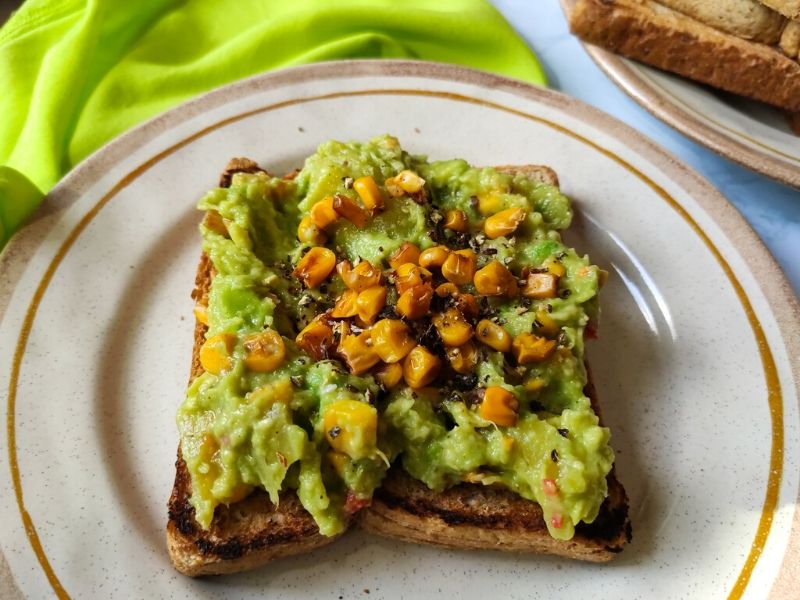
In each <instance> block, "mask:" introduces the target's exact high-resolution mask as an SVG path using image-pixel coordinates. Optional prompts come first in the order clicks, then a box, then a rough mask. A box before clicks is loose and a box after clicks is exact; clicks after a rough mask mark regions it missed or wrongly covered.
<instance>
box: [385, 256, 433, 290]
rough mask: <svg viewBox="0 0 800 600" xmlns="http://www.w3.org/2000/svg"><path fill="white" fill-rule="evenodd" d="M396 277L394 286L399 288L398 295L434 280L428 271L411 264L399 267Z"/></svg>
mask: <svg viewBox="0 0 800 600" xmlns="http://www.w3.org/2000/svg"><path fill="white" fill-rule="evenodd" d="M395 275H396V278H395V283H394V286H395V288H397V293H398V294H403V293H404V292H405V291H406V290H409V289H411V288H413V287H417V286H418V285H423V284H425V283H428V282H430V281H431V279H432V278H433V275H432V274H431V272H430V271H428V269H426V268H424V267H418V266H417V265H412V264H411V263H406V264H404V265H400V266H399V267H397V271H396V272H395Z"/></svg>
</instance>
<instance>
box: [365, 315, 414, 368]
mask: <svg viewBox="0 0 800 600" xmlns="http://www.w3.org/2000/svg"><path fill="white" fill-rule="evenodd" d="M370 332H371V334H372V347H373V348H374V349H375V352H377V353H378V356H380V357H381V360H382V361H383V362H387V363H396V362H398V361H400V360H402V359H403V358H405V356H406V355H407V354H408V353H409V352H411V349H412V348H413V347H414V346H415V345H416V342H415V341H414V340H413V338H412V337H411V334H410V333H409V329H408V325H406V324H405V323H403V322H402V321H400V320H397V319H381V320H380V321H378V322H377V323H375V325H373V326H372V329H371V330H370Z"/></svg>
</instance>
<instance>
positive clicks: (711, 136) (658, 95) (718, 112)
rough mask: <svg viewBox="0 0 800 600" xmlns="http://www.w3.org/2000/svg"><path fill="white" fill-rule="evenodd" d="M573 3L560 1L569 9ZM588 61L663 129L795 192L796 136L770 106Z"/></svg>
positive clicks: (634, 68) (612, 61)
mask: <svg viewBox="0 0 800 600" xmlns="http://www.w3.org/2000/svg"><path fill="white" fill-rule="evenodd" d="M574 1H575V0H561V4H562V6H564V7H565V10H566V8H567V7H570V6H572V5H573V4H574ZM584 47H585V48H586V51H587V52H588V53H589V56H591V57H592V59H593V60H594V61H595V62H596V63H597V65H598V66H599V67H600V68H601V69H603V71H605V73H606V74H607V75H608V76H609V77H610V78H611V79H612V80H613V81H614V83H616V84H617V85H618V86H619V87H620V88H622V90H623V91H624V92H625V93H627V94H628V95H629V96H630V97H631V98H633V99H634V100H635V101H636V102H638V103H639V104H641V105H642V106H643V107H644V108H645V109H647V110H648V111H649V112H651V113H652V114H653V115H654V116H656V117H658V118H659V119H661V120H662V121H664V122H665V123H667V124H669V125H671V126H672V127H674V128H675V129H677V130H678V131H680V132H681V133H683V134H684V135H686V136H688V137H690V138H692V139H693V140H694V141H696V142H697V143H699V144H702V145H704V146H706V147H707V148H710V149H711V150H713V151H714V152H716V153H718V154H721V155H722V156H724V157H725V158H728V159H730V160H732V161H734V162H737V163H739V164H740V165H742V166H744V167H747V168H748V169H752V170H753V171H757V172H759V173H761V174H763V175H766V176H767V177H772V178H773V179H777V180H778V181H782V182H783V183H786V184H788V185H791V186H794V187H796V188H800V136H798V134H796V133H794V132H793V131H792V129H791V127H790V125H789V120H788V117H787V115H786V114H785V113H784V112H782V111H780V110H778V109H776V108H773V107H771V106H768V105H766V104H763V103H761V102H755V101H752V100H748V99H747V98H742V97H740V96H735V95H733V94H727V93H725V92H722V91H719V90H715V89H713V88H710V87H708V86H705V85H701V84H699V83H695V82H694V81H691V80H689V79H685V78H683V77H678V76H676V75H672V74H671V73H666V72H664V71H660V70H658V69H654V68H652V67H648V66H647V65H644V64H642V63H639V62H635V61H632V60H628V59H626V58H623V57H621V56H619V55H617V54H614V53H613V52H609V51H607V50H604V49H602V48H599V47H598V46H593V45H592V44H584Z"/></svg>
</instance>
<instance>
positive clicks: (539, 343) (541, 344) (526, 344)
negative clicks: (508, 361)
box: [511, 333, 556, 365]
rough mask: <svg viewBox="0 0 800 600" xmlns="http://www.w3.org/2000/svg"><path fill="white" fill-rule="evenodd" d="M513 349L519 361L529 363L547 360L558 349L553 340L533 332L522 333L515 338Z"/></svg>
mask: <svg viewBox="0 0 800 600" xmlns="http://www.w3.org/2000/svg"><path fill="white" fill-rule="evenodd" d="M511 349H512V351H513V352H514V356H515V357H516V359H517V363H519V364H521V365H527V364H528V363H532V362H540V361H543V360H546V359H547V358H549V357H550V355H551V354H553V351H554V350H555V349H556V343H555V342H554V341H553V340H548V339H547V338H543V337H539V336H537V335H534V334H532V333H521V334H519V335H518V336H517V337H515V338H514V341H513V342H512V344H511Z"/></svg>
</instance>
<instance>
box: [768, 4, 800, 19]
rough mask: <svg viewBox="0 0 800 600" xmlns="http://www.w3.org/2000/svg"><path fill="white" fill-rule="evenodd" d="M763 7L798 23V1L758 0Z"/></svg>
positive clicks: (799, 14) (799, 7) (799, 10)
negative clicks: (767, 7)
mask: <svg viewBox="0 0 800 600" xmlns="http://www.w3.org/2000/svg"><path fill="white" fill-rule="evenodd" d="M758 1H759V2H761V4H763V5H764V6H769V7H770V8H771V9H772V10H777V11H778V12H779V13H781V14H782V15H783V16H785V17H788V18H789V19H794V20H795V21H800V0H758Z"/></svg>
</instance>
